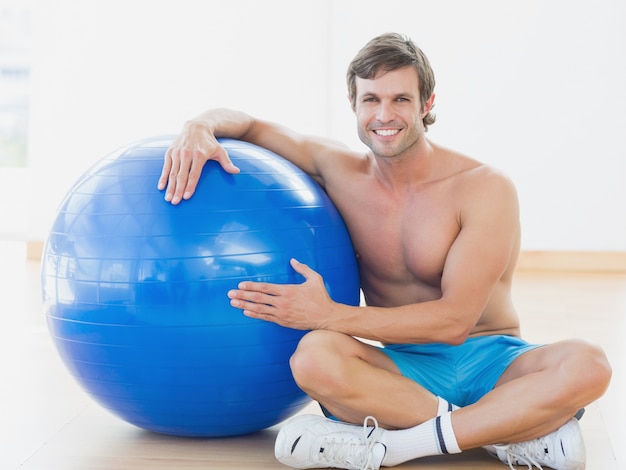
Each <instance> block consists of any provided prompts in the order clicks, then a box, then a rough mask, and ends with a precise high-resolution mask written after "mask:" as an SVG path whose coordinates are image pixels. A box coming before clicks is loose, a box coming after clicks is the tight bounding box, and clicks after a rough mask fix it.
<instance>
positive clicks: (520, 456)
mask: <svg viewBox="0 0 626 470" xmlns="http://www.w3.org/2000/svg"><path fill="white" fill-rule="evenodd" d="M495 447H496V448H499V449H503V450H504V451H505V452H506V457H507V463H508V464H509V468H511V469H513V465H526V467H527V468H528V470H532V468H533V467H536V468H538V469H539V470H543V467H542V466H541V464H540V463H539V462H538V459H542V458H543V459H545V457H546V449H547V446H546V443H545V442H544V440H543V439H534V440H532V441H526V442H524V443H523V444H508V445H497V446H495ZM544 463H545V462H544ZM513 470H515V469H513Z"/></svg>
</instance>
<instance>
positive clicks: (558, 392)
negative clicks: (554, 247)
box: [158, 34, 611, 470]
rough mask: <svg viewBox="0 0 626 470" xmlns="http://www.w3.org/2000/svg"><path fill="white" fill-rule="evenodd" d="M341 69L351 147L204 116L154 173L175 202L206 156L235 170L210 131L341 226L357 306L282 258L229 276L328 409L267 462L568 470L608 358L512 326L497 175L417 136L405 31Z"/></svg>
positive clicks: (515, 229) (423, 82) (514, 232)
mask: <svg viewBox="0 0 626 470" xmlns="http://www.w3.org/2000/svg"><path fill="white" fill-rule="evenodd" d="M347 78H348V88H349V98H350V103H351V106H352V109H353V111H354V113H355V115H356V119H357V124H358V133H359V136H360V138H361V140H362V141H363V142H364V143H365V144H366V145H367V146H368V147H369V151H368V152H367V153H365V154H363V153H358V152H354V151H351V150H349V149H346V148H345V147H342V146H340V145H337V144H334V143H330V142H328V141H326V140H324V139H320V138H314V137H307V136H303V135H300V134H298V133H295V132H293V131H291V130H289V129H286V128H284V127H281V126H279V125H276V124H273V123H270V122H265V121H262V120H259V119H254V118H252V117H250V116H248V115H245V114H243V113H240V112H235V111H229V110H214V111H209V112H206V113H204V114H202V115H200V116H199V117H197V118H196V119H193V120H191V121H189V122H187V123H186V125H185V127H184V129H183V131H182V133H181V134H180V135H179V136H178V138H177V139H176V140H175V142H174V143H173V144H172V146H171V148H170V149H169V150H168V152H167V154H166V157H165V162H164V166H163V173H162V176H161V178H160V180H159V184H158V185H159V189H161V190H163V189H165V188H167V191H166V193H165V198H166V200H168V201H170V202H171V203H173V204H178V203H180V202H181V200H184V199H188V198H189V197H191V196H192V194H193V192H194V189H195V187H196V184H197V182H198V179H199V177H200V173H201V171H202V167H203V166H204V164H205V162H206V161H207V160H210V159H215V160H217V161H219V162H220V163H221V165H222V167H223V168H224V170H226V171H227V172H229V173H233V174H235V173H237V172H238V171H239V170H238V168H236V167H235V166H234V165H233V164H232V162H230V160H229V158H228V155H227V154H226V152H225V150H224V149H223V148H222V147H221V146H220V145H219V144H218V142H217V141H216V138H215V136H218V137H232V138H236V139H241V140H245V141H249V142H252V143H255V144H258V145H260V146H262V147H265V148H267V149H270V150H272V151H274V152H276V153H277V154H279V155H282V156H283V157H284V158H286V159H288V160H290V161H291V162H293V163H295V164H296V165H298V166H299V167H300V168H301V169H302V170H304V171H305V172H306V173H308V174H309V175H310V176H311V177H312V178H314V179H315V180H316V181H317V182H318V183H319V184H321V185H322V186H323V187H324V189H325V190H326V191H327V193H328V194H329V196H330V197H331V198H332V200H333V201H334V203H335V205H336V206H337V208H338V209H339V211H340V212H341V214H342V216H343V218H344V220H345V223H346V225H347V227H348V229H349V232H350V235H351V237H352V241H353V244H354V247H355V250H356V254H357V258H358V262H359V269H360V276H361V285H362V289H363V293H364V296H365V299H366V304H367V305H366V306H361V307H352V306H347V305H342V304H338V303H335V302H333V301H332V300H331V299H330V298H329V296H328V294H327V292H326V290H325V288H324V284H323V281H322V279H321V278H320V276H319V275H318V274H317V273H316V272H314V271H313V270H312V269H311V268H309V267H308V266H306V265H304V264H301V263H299V262H298V261H296V260H292V266H293V269H295V270H296V271H297V272H298V273H300V274H302V276H303V277H304V279H305V281H304V282H303V283H302V284H299V285H276V284H267V283H256V282H242V283H241V284H240V285H239V286H238V287H237V289H234V290H232V291H231V292H229V293H228V296H229V297H230V299H231V304H232V305H233V306H235V307H237V308H240V309H242V310H243V313H244V314H245V315H247V316H249V317H252V318H258V319H263V320H266V321H270V322H275V323H277V324H280V325H283V326H287V327H291V328H297V329H306V330H311V331H310V332H309V333H307V334H306V335H305V336H304V338H303V339H302V340H301V342H300V344H299V345H298V348H297V350H296V352H295V354H294V355H293V357H292V358H291V362H290V364H291V369H292V372H293V376H294V378H295V380H296V382H297V383H298V385H299V386H300V387H301V388H302V389H303V390H304V391H305V392H306V393H308V394H309V395H310V396H311V397H312V398H313V399H315V400H317V401H318V402H319V403H320V404H321V405H322V407H323V410H324V412H325V414H327V416H330V417H331V418H330V419H327V418H324V417H322V416H317V415H301V416H296V417H294V418H291V419H290V420H288V421H287V422H286V423H285V424H284V426H283V427H282V429H281V431H280V432H279V434H278V437H277V440H276V447H275V452H276V456H277V458H278V459H279V460H280V461H281V462H283V463H285V464H287V465H290V466H293V467H297V468H318V467H338V468H346V469H361V468H372V469H378V468H379V467H380V466H381V465H382V466H393V465H397V464H399V463H401V462H405V461H407V460H412V459H415V458H419V457H423V456H427V455H437V454H444V453H458V452H461V451H463V450H467V449H472V448H476V447H485V448H486V449H487V450H488V451H489V452H490V453H491V454H492V455H493V456H494V457H497V458H499V459H500V460H502V461H503V462H505V463H507V464H509V465H516V464H521V465H536V466H538V467H539V466H540V465H546V466H550V467H553V468H555V469H559V470H565V469H582V468H584V466H585V451H584V444H583V441H582V437H581V433H580V429H579V426H578V422H577V420H576V419H575V418H574V416H575V415H576V414H577V412H578V410H580V409H582V408H583V407H584V406H586V405H588V404H589V403H591V402H592V401H594V400H596V399H597V398H598V397H600V396H601V395H602V394H603V393H604V391H605V390H606V388H607V387H608V383H609V380H610V376H611V368H610V366H609V364H608V362H607V359H606V357H605V355H604V353H603V352H602V350H601V349H599V348H598V347H597V346H595V345H592V344H590V343H588V342H585V341H582V340H566V341H561V342H558V343H555V344H550V345H531V344H528V343H526V342H525V341H523V340H522V339H521V338H520V337H519V336H520V325H519V320H518V316H517V313H516V311H515V308H514V306H513V305H512V302H511V282H512V278H513V273H514V270H515V264H516V261H517V257H518V252H519V249H520V225H519V212H518V201H517V196H516V191H515V188H514V186H513V184H512V183H511V181H510V180H509V179H508V178H507V177H506V176H504V175H503V174H502V173H500V172H499V171H497V170H495V169H493V168H491V167H489V166H487V165H485V164H483V163H480V162H479V161H476V160H474V159H472V158H469V157H467V156H465V155H462V154H459V153H457V152H454V151H451V150H449V149H446V148H444V147H441V146H439V145H437V144H435V143H434V142H431V141H430V140H428V139H427V138H426V136H425V132H426V131H427V128H428V125H430V124H432V123H433V122H434V116H433V115H432V114H431V110H432V108H433V104H434V100H435V95H434V93H433V90H434V83H435V81H434V76H433V73H432V70H431V68H430V65H429V63H428V60H427V59H426V57H425V56H424V55H423V53H422V51H421V50H420V49H419V48H417V47H416V46H415V44H414V43H413V42H412V41H410V40H409V39H407V38H406V37H404V36H400V35H397V34H385V35H382V36H380V37H377V38H374V39H373V40H372V41H370V42H369V43H368V44H367V45H366V46H365V47H364V48H363V49H362V50H361V51H360V52H359V53H358V54H357V56H356V57H355V58H354V60H353V61H352V63H351V64H350V66H349V69H348V75H347ZM355 337H357V338H365V339H369V340H374V341H378V342H381V343H382V344H383V345H384V347H377V346H373V345H371V344H369V343H365V342H362V341H359V340H358V339H356V338H355Z"/></svg>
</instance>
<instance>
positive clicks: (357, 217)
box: [335, 186, 460, 300]
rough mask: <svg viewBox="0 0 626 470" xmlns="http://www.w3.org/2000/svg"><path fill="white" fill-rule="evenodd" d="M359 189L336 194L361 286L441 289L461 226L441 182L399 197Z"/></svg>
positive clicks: (455, 206)
mask: <svg viewBox="0 0 626 470" xmlns="http://www.w3.org/2000/svg"><path fill="white" fill-rule="evenodd" d="M358 189H359V188H358V187H357V188H352V191H351V192H350V194H345V195H344V197H341V198H335V200H336V201H338V206H339V209H340V211H341V212H342V214H343V216H344V220H345V221H346V224H347V225H348V228H349V230H350V234H351V237H352V241H353V244H354V247H355V250H356V253H357V256H358V259H359V265H360V270H361V278H362V283H363V287H364V289H367V288H371V289H372V290H374V291H379V290H382V291H385V290H394V289H405V288H406V289H409V290H412V291H413V292H415V293H416V294H415V295H417V296H420V295H432V290H435V291H436V292H439V289H440V283H441V274H442V272H443V268H444V264H445V260H446V257H447V254H448V251H449V250H450V247H451V246H452V243H453V242H454V240H455V238H456V236H457V235H458V233H459V230H460V228H459V216H458V213H459V208H458V204H457V203H456V202H455V200H454V197H453V196H452V195H451V194H450V192H449V191H448V190H447V189H446V188H445V187H443V186H441V187H433V188H427V189H424V190H423V191H418V192H415V193H410V194H404V195H402V197H398V196H397V195H391V194H388V193H386V192H385V191H373V190H372V188H371V186H370V187H369V188H367V190H365V188H363V189H362V190H358ZM427 292H430V294H428V293H427ZM366 294H367V293H366ZM381 294H383V292H381ZM396 295H397V294H396ZM413 300H418V299H413ZM421 300H424V299H421Z"/></svg>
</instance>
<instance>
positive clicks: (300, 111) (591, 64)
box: [28, 0, 626, 251]
mask: <svg viewBox="0 0 626 470" xmlns="http://www.w3.org/2000/svg"><path fill="white" fill-rule="evenodd" d="M33 1H34V2H35V5H36V7H35V30H36V32H37V41H36V46H37V48H36V49H37V55H36V60H35V68H34V71H33V79H34V84H33V98H32V117H31V122H32V125H31V141H30V161H31V172H32V186H33V191H32V193H31V221H30V229H29V235H28V236H29V237H30V238H33V239H42V238H44V237H45V236H46V232H47V228H48V226H49V224H50V222H51V220H52V218H53V217H54V211H55V209H56V206H57V205H58V203H59V202H60V200H61V198H62V196H63V194H64V193H65V191H66V190H67V189H68V188H69V186H70V185H71V183H72V182H73V181H74V180H75V179H76V177H77V176H78V175H79V174H80V173H82V171H83V170H85V169H86V168H87V167H88V166H89V165H90V164H91V163H92V162H93V161H94V160H95V159H97V158H99V157H100V156H102V155H104V154H106V153H108V152H109V151H111V150H113V149H115V148H116V147H118V146H120V145H123V144H126V143H128V142H129V141H132V140H135V139H137V138H142V137H146V136H151V135H155V134H161V133H174V132H177V131H178V130H179V129H180V126H181V125H182V123H183V122H184V121H185V120H186V119H188V118H189V117H192V116H193V115H195V114H197V113H198V112H200V111H202V110H203V109H205V108H208V107H213V106H222V105H224V106H229V107H234V108H239V109H243V110H245V111H248V112H251V113H253V114H256V115H259V116H261V117H264V118H268V119H272V120H276V121H279V122H282V123H284V124H288V125H290V126H292V127H294V128H295V129H297V130H300V131H303V132H306V133H317V134H323V135H328V136H330V137H333V138H336V139H339V140H343V141H344V142H346V143H348V144H349V145H351V146H353V147H355V148H360V147H361V144H360V142H359V141H358V139H357V137H356V131H355V124H354V119H353V116H352V114H351V111H350V109H349V106H348V103H347V99H346V90H345V79H344V76H345V69H346V66H347V64H348V62H349V61H350V59H351V58H352V57H353V56H354V54H355V53H356V52H357V51H358V49H359V48H360V47H361V46H362V45H363V44H364V43H365V42H366V41H367V40H369V39H370V38H371V37H373V36H374V35H377V34H379V33H382V32H386V31H398V32H402V33H406V34H408V35H409V36H411V37H412V38H413V39H414V40H415V41H416V42H417V43H418V44H419V45H420V46H421V47H422V48H423V49H424V50H425V52H426V53H427V55H428V56H429V58H430V60H431V62H432V64H433V67H434V69H435V74H436V77H437V83H438V84H437V88H436V93H437V103H436V108H435V111H436V112H437V115H438V122H437V123H436V124H435V125H434V126H433V127H432V128H431V131H430V132H429V135H430V137H431V138H432V139H433V140H436V141H438V142H439V143H441V144H443V145H446V146H449V147H453V148H456V149H457V150H461V151H464V152H466V153H468V154H470V155H472V156H474V157H476V158H478V159H481V160H483V161H485V162H487V163H490V164H492V165H494V166H497V167H500V168H502V169H503V170H505V171H506V172H507V173H508V174H509V175H510V176H511V177H512V178H513V180H514V181H515V182H516V184H517V186H518V190H519V193H520V201H521V206H522V222H523V225H524V227H523V228H524V240H523V249H527V250H580V251H589V250H591V251H593V250H598V251H605V250H606V251H626V209H625V207H624V206H625V203H626V187H625V186H624V185H623V184H622V180H624V176H625V174H626V172H625V171H624V170H625V169H626V165H625V163H624V161H625V159H626V143H625V142H624V138H623V136H624V129H626V114H625V113H624V112H623V110H624V109H626V88H625V87H624V83H626V59H625V58H626V2H623V1H619V0H597V1H595V2H588V1H583V0H551V1H541V0H526V1H517V2H515V1H511V2H502V1H499V0H475V1H472V2H467V1H466V0H442V1H438V2H431V1H423V0H397V1H396V2H394V3H393V5H387V4H384V5H382V4H381V3H380V2H379V1H378V2H374V1H373V0H353V1H349V0H335V1H332V0H327V1H316V0H308V1H298V2H293V1H289V0H265V1H263V2H257V1H254V0H250V1H244V0H230V1H229V2H224V1H221V0H220V1H199V0H198V1H191V0H182V1H181V0H167V1H165V0H164V1H154V0H153V1H149V0H126V1H121V0H114V1H105V0H101V1H98V0H82V1H80V0H60V1H59V0H57V1H55V2H48V1H46V0H33Z"/></svg>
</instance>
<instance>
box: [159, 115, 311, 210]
mask: <svg viewBox="0 0 626 470" xmlns="http://www.w3.org/2000/svg"><path fill="white" fill-rule="evenodd" d="M216 137H228V138H233V139H239V140H244V141H246V142H250V143H253V144H256V145H259V146H261V147H264V148H266V149H268V150H271V151H273V152H275V153H277V154H278V155H280V156H282V157H283V158H286V159H287V160H289V161H291V162H292V163H294V164H295V165H297V166H298V167H300V168H301V169H302V170H303V171H304V172H306V173H307V174H309V176H311V177H313V178H314V179H315V180H317V181H318V182H319V183H320V184H323V180H322V178H321V175H320V173H319V171H318V169H317V166H316V162H315V158H314V156H315V154H316V153H319V150H320V148H321V147H322V146H323V144H321V143H320V142H319V141H318V140H317V139H309V138H306V137H304V136H302V135H300V134H298V133H296V132H294V131H292V130H290V129H287V128H285V127H282V126H279V125H277V124H273V123H270V122H266V121H261V120H258V119H254V118H252V117H251V116H249V115H247V114H245V113H242V112H239V111H232V110H227V109H216V110H211V111H207V112H205V113H203V114H201V115H199V116H198V117H196V118H194V119H192V120H190V121H188V122H187V123H185V126H184V127H183V130H182V131H181V133H180V134H179V135H178V137H177V138H176V139H175V140H174V142H173V143H172V145H171V146H170V148H169V149H168V150H167V152H166V154H165V160H164V162H163V170H162V172H161V177H160V178H159V182H158V188H159V189H160V190H163V189H166V188H167V190H166V193H165V199H166V200H167V201H169V202H171V203H172V204H178V203H179V202H180V201H181V200H183V199H189V198H190V197H191V196H192V195H193V193H194V192H195V189H196V186H197V184H198V180H199V179H200V175H201V174H202V168H203V167H204V165H205V163H206V162H207V161H208V160H217V161H218V162H219V163H220V165H222V167H223V168H224V170H225V171H227V172H228V173H233V174H235V173H239V169H238V168H237V167H236V166H235V165H233V163H232V162H231V161H230V158H229V157H228V154H227V153H226V150H225V149H224V148H223V147H222V146H221V145H220V144H219V142H218V141H217V139H216Z"/></svg>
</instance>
